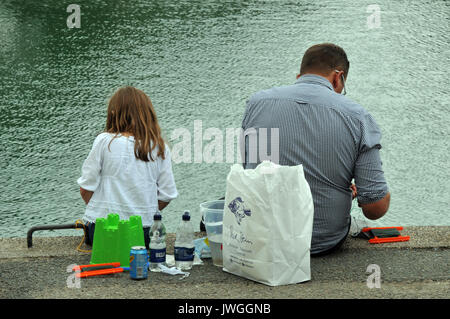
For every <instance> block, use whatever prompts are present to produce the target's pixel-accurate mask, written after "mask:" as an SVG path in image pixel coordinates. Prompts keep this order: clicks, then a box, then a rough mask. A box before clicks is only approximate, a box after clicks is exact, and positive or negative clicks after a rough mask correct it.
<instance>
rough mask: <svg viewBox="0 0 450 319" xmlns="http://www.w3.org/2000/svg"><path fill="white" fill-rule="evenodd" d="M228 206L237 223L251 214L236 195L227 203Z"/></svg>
mask: <svg viewBox="0 0 450 319" xmlns="http://www.w3.org/2000/svg"><path fill="white" fill-rule="evenodd" d="M228 208H229V209H230V210H231V212H232V213H233V214H234V216H235V217H236V221H237V223H238V224H239V225H240V224H241V221H242V219H243V218H244V217H245V216H251V215H252V211H251V210H250V209H247V208H246V207H245V204H244V201H243V200H242V198H240V197H236V198H235V199H233V200H232V201H231V202H230V203H229V204H228Z"/></svg>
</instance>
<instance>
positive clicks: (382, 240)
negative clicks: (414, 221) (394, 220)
mask: <svg viewBox="0 0 450 319" xmlns="http://www.w3.org/2000/svg"><path fill="white" fill-rule="evenodd" d="M392 228H395V229H397V230H403V227H371V228H369V227H366V228H363V230H362V232H369V231H371V230H372V229H392ZM409 239H410V236H395V237H384V238H380V237H377V236H374V238H371V239H369V243H371V244H382V243H394V242H400V241H408V240H409Z"/></svg>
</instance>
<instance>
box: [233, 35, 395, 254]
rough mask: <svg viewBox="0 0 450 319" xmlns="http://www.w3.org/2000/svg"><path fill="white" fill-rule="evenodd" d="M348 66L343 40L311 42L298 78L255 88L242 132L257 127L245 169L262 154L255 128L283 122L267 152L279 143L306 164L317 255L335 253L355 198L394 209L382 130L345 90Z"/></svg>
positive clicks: (372, 213)
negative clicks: (382, 150)
mask: <svg viewBox="0 0 450 319" xmlns="http://www.w3.org/2000/svg"><path fill="white" fill-rule="evenodd" d="M349 67H350V63H349V61H348V59H347V55H346V53H345V52H344V50H343V49H342V48H340V47H339V46H337V45H334V44H331V43H323V44H318V45H314V46H312V47H310V48H309V49H308V50H307V51H306V52H305V54H304V56H303V59H302V63H301V69H300V74H298V75H297V81H296V82H295V84H293V85H288V86H281V87H275V88H271V89H268V90H263V91H260V92H258V93H256V94H254V95H253V96H252V97H251V98H250V99H249V101H248V102H247V108H246V111H245V115H244V119H243V122H242V128H243V130H244V132H252V133H249V134H247V133H244V134H245V135H246V136H245V142H244V143H245V159H244V167H245V168H255V167H256V166H257V165H258V164H259V163H260V162H261V161H262V160H264V158H261V157H260V154H259V153H260V152H257V160H256V161H254V162H253V163H252V161H250V160H249V158H250V159H251V158H252V156H249V155H251V154H250V153H251V152H255V150H254V149H251V150H249V140H250V138H251V136H250V135H251V134H256V136H257V137H258V132H259V128H266V129H267V130H266V131H267V132H269V131H271V130H270V129H271V128H278V129H279V141H278V145H271V143H274V142H273V141H272V142H271V138H270V136H268V137H267V149H268V150H269V152H267V153H270V150H271V149H275V148H276V147H277V146H278V151H279V161H278V164H280V165H299V164H302V165H303V168H304V172H305V177H306V180H307V181H308V183H309V185H310V188H311V192H312V196H313V201H314V225H313V234H312V242H311V255H312V256H318V255H324V254H327V253H330V252H332V251H334V250H335V249H336V248H338V247H339V246H340V245H341V244H342V243H343V242H344V240H345V238H346V237H347V234H348V231H349V228H350V220H351V218H350V210H351V205H352V199H353V197H355V196H356V197H357V199H358V204H359V206H360V207H361V208H362V211H363V213H364V215H365V216H366V217H367V218H369V219H372V220H375V219H378V218H380V217H382V216H383V215H384V214H385V213H386V212H387V210H388V208H389V202H390V193H389V191H388V187H387V184H386V181H385V178H384V173H383V170H382V167H381V159H380V154H379V150H380V148H381V145H380V139H381V132H380V129H379V128H378V125H377V124H376V122H375V120H374V119H373V117H372V116H371V115H370V114H369V113H368V112H367V111H366V110H365V109H364V108H363V107H361V106H360V105H359V104H357V103H355V102H353V101H351V100H350V99H348V98H346V97H345V96H344V95H345V80H346V79H347V75H348V71H349ZM341 93H343V94H341ZM249 129H251V130H249ZM260 143H261V142H258V143H257V145H259V144H260ZM250 144H251V143H250ZM250 151H251V152H250ZM252 154H253V155H254V153H252ZM253 158H254V156H253ZM352 179H354V181H355V184H356V187H355V185H352ZM352 195H353V196H352Z"/></svg>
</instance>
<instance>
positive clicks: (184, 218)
mask: <svg viewBox="0 0 450 319" xmlns="http://www.w3.org/2000/svg"><path fill="white" fill-rule="evenodd" d="M182 218H183V220H191V216H190V215H189V211H188V210H187V211H185V212H184V214H183V217H182Z"/></svg>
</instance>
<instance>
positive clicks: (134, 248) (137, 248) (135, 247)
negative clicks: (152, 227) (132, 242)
mask: <svg viewBox="0 0 450 319" xmlns="http://www.w3.org/2000/svg"><path fill="white" fill-rule="evenodd" d="M131 249H132V250H144V249H147V248H146V247H145V246H133V247H131Z"/></svg>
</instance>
